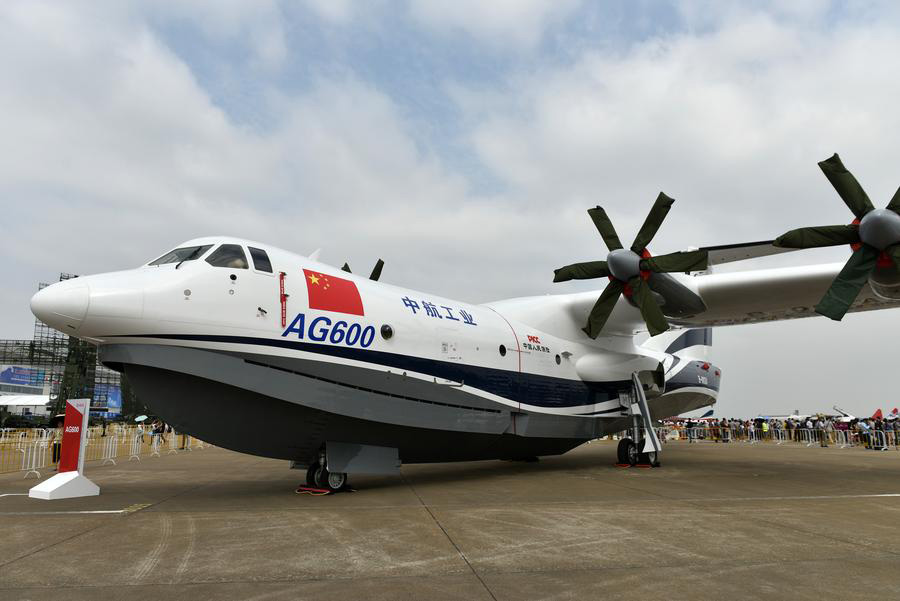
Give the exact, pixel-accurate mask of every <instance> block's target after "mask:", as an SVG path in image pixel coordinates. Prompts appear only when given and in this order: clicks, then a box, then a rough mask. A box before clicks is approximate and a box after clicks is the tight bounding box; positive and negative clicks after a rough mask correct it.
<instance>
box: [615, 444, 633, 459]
mask: <svg viewBox="0 0 900 601" xmlns="http://www.w3.org/2000/svg"><path fill="white" fill-rule="evenodd" d="M629 442H631V439H630V438H623V439H621V440H620V441H619V447H618V448H617V449H616V458H617V459H618V463H620V464H622V463H628V443H629Z"/></svg>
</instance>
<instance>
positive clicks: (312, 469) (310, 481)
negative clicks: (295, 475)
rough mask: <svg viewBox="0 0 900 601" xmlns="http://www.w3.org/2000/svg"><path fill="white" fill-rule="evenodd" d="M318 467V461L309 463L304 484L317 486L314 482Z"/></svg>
mask: <svg viewBox="0 0 900 601" xmlns="http://www.w3.org/2000/svg"><path fill="white" fill-rule="evenodd" d="M318 469H319V462H318V461H316V462H313V463H311V464H310V465H309V467H308V468H306V485H307V486H316V487H318V484H316V470H318Z"/></svg>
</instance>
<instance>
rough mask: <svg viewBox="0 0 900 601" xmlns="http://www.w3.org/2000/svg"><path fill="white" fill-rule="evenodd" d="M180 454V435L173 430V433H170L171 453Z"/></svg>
mask: <svg viewBox="0 0 900 601" xmlns="http://www.w3.org/2000/svg"><path fill="white" fill-rule="evenodd" d="M170 453H175V454H176V455H177V454H178V433H177V432H176V431H175V428H172V431H171V432H169V453H166V454H167V455H168V454H170Z"/></svg>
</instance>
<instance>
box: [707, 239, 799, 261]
mask: <svg viewBox="0 0 900 601" xmlns="http://www.w3.org/2000/svg"><path fill="white" fill-rule="evenodd" d="M773 242H774V240H763V241H761V242H745V243H742V244H725V245H723V246H705V247H703V248H701V249H700V250H705V251H706V252H707V253H708V254H709V264H710V265H721V264H722V263H732V262H734V261H744V260H746V259H756V258H757V257H768V256H769V255H778V254H781V253H786V252H793V251H795V250H800V249H798V248H781V247H778V246H775V245H774V244H772V243H773Z"/></svg>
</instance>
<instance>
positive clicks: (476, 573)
mask: <svg viewBox="0 0 900 601" xmlns="http://www.w3.org/2000/svg"><path fill="white" fill-rule="evenodd" d="M401 477H402V478H403V482H404V483H405V484H406V485H407V486H408V487H409V490H411V491H412V493H413V494H414V495H415V496H416V499H418V500H419V503H421V504H422V507H424V508H425V511H427V512H428V515H430V516H431V519H432V520H434V523H435V524H436V525H437V527H438V528H440V529H441V532H443V533H444V536H446V537H447V540H448V541H450V544H451V545H453V548H454V549H456V552H457V553H459V556H460V557H461V558H462V560H463V561H464V562H465V563H466V565H467V566H468V567H469V570H471V571H472V575H473V576H475V578H477V579H478V582H480V583H481V586H483V587H484V590H485V591H487V594H488V595H490V596H491V599H493V600H494V601H497V597H496V595H494V593H493V591H491V589H490V587H488V585H487V583H486V582H485V581H484V579H482V577H481V575H480V574H479V573H478V572H477V571H476V570H475V567H474V566H473V565H472V564H471V563H469V558H468V557H466V554H465V553H463V550H462V549H460V548H459V545H457V544H456V541H454V540H453V537H451V536H450V533H449V532H447V529H446V528H444V526H443V524H441V522H440V520H438V519H437V516H436V515H434V513H433V512H432V511H431V508H430V507H428V505H426V504H425V501H423V500H422V497H420V496H419V493H418V491H417V490H416V489H415V487H414V486H413V485H412V482H410V481H409V480H408V479H407V478H406V475H401Z"/></svg>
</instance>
